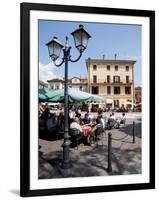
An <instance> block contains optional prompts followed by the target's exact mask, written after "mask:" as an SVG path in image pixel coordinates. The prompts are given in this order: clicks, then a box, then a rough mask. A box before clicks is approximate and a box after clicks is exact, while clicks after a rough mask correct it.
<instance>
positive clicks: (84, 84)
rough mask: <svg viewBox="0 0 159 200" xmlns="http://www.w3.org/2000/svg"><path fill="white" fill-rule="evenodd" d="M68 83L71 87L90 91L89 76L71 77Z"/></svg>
mask: <svg viewBox="0 0 159 200" xmlns="http://www.w3.org/2000/svg"><path fill="white" fill-rule="evenodd" d="M68 85H69V87H70V88H73V89H76V90H79V91H83V92H88V79H87V78H81V77H73V78H71V79H69V81H68Z"/></svg>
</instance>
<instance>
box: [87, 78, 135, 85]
mask: <svg viewBox="0 0 159 200" xmlns="http://www.w3.org/2000/svg"><path fill="white" fill-rule="evenodd" d="M90 84H100V85H114V84H120V85H131V84H133V81H132V80H131V81H129V83H126V81H125V80H120V82H114V81H113V80H111V81H110V82H107V81H106V80H105V79H97V82H93V79H90Z"/></svg>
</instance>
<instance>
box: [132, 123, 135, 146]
mask: <svg viewBox="0 0 159 200" xmlns="http://www.w3.org/2000/svg"><path fill="white" fill-rule="evenodd" d="M132 131H133V132H132V135H133V141H132V142H133V144H135V122H134V121H133V130H132Z"/></svg>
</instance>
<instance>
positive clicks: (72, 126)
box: [70, 122, 82, 132]
mask: <svg viewBox="0 0 159 200" xmlns="http://www.w3.org/2000/svg"><path fill="white" fill-rule="evenodd" d="M70 128H76V129H78V130H80V132H82V128H81V126H80V125H79V124H78V123H77V122H72V123H71V125H70Z"/></svg>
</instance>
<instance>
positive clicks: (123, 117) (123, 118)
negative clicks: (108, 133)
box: [120, 113, 126, 125]
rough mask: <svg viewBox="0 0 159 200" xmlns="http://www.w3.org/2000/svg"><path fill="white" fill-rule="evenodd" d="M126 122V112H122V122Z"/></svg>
mask: <svg viewBox="0 0 159 200" xmlns="http://www.w3.org/2000/svg"><path fill="white" fill-rule="evenodd" d="M125 122H126V116H125V113H123V114H122V117H121V120H120V124H124V125H125Z"/></svg>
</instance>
